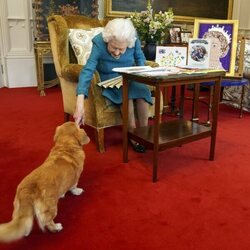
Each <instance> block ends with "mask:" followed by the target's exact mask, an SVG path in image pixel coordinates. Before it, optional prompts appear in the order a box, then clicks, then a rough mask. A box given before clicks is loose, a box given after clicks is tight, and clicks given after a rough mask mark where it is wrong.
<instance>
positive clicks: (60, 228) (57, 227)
mask: <svg viewBox="0 0 250 250" xmlns="http://www.w3.org/2000/svg"><path fill="white" fill-rule="evenodd" d="M61 230H63V226H62V224H61V223H56V224H55V232H60V231H61Z"/></svg>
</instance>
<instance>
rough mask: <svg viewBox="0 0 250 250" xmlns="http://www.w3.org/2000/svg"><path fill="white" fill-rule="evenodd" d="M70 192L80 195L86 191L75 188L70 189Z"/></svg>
mask: <svg viewBox="0 0 250 250" xmlns="http://www.w3.org/2000/svg"><path fill="white" fill-rule="evenodd" d="M70 192H71V193H72V194H73V195H80V194H82V193H83V192H84V190H83V189H82V188H78V187H74V188H71V189H70Z"/></svg>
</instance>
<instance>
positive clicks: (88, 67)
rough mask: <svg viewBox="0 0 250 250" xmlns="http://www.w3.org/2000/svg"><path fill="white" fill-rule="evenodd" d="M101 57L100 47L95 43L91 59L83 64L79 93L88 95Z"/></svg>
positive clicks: (78, 87) (78, 86)
mask: <svg viewBox="0 0 250 250" xmlns="http://www.w3.org/2000/svg"><path fill="white" fill-rule="evenodd" d="M99 57H100V49H99V48H98V46H97V45H96V44H95V43H93V47H92V50H91V53H90V56H89V59H88V60H87V63H86V64H85V65H84V66H83V68H82V70H81V72H80V75H79V81H78V85H77V90H76V92H77V95H80V94H84V96H86V97H88V92H89V86H90V84H91V80H92V78H93V74H94V73H95V71H96V66H97V63H98V60H99Z"/></svg>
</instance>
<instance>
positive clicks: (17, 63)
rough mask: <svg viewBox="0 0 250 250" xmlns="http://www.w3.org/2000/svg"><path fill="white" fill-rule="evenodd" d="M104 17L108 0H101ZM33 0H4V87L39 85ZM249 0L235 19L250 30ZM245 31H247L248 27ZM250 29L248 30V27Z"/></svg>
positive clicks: (241, 1)
mask: <svg viewBox="0 0 250 250" xmlns="http://www.w3.org/2000/svg"><path fill="white" fill-rule="evenodd" d="M98 2H99V18H104V0H99V1H98ZM31 3H32V0H0V42H1V44H0V59H1V60H0V62H1V65H2V68H3V71H4V74H3V75H2V74H1V73H0V87H1V86H6V87H10V88H12V87H26V86H37V81H36V71H35V59H34V52H33V44H32V41H33V17H32V5H31ZM248 12H249V0H234V8H233V19H239V28H240V29H243V30H249V31H250V15H249V13H248ZM244 32H245V31H244ZM247 33H248V31H247Z"/></svg>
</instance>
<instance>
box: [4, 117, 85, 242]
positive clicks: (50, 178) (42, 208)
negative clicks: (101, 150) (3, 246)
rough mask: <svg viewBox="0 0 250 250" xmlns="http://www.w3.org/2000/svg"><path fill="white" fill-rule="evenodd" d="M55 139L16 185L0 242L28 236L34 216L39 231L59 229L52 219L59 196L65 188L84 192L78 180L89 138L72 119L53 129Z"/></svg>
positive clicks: (60, 226)
mask: <svg viewBox="0 0 250 250" xmlns="http://www.w3.org/2000/svg"><path fill="white" fill-rule="evenodd" d="M54 141H55V145H54V147H53V148H52V150H51V151H50V154H49V156H48V157H47V159H46V160H45V162H44V163H43V164H42V165H41V166H39V167H38V168H37V169H35V170H34V171H32V172H31V173H30V174H29V175H28V176H26V177H25V178H24V179H23V180H22V181H21V183H20V184H19V186H18V187H17V191H16V196H15V199H14V211H13V214H12V220H11V221H10V222H8V223H5V224H1V225H0V241H1V242H10V241H14V240H17V239H20V238H22V237H23V236H27V235H29V233H30V231H31V230H32V226H33V220H34V216H35V217H36V218H37V221H38V224H39V226H40V228H41V229H42V230H45V228H47V229H48V230H49V231H51V232H59V231H61V230H62V229H63V227H62V224H60V223H54V221H53V220H54V218H55V217H56V215H57V203H58V200H59V198H60V197H63V196H64V194H65V193H66V192H67V191H70V192H71V193H72V194H74V195H80V194H81V193H82V192H83V189H81V188H78V187H77V183H78V179H79V177H80V175H81V172H82V170H83V165H84V160H85V153H84V151H83V149H82V146H83V145H84V144H87V143H88V142H89V137H88V136H87V135H86V133H85V131H84V130H83V129H80V128H78V127H77V126H76V125H75V123H74V122H67V123H64V124H63V125H61V126H58V127H57V128H56V132H55V136H54Z"/></svg>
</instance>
